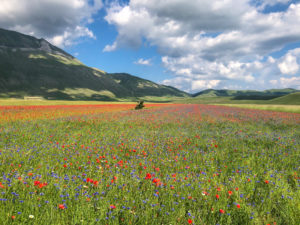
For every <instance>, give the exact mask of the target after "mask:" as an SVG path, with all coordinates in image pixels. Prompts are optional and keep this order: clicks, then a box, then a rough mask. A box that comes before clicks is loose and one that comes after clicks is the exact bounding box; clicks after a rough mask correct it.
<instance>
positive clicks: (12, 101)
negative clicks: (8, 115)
mask: <svg viewBox="0 0 300 225" xmlns="http://www.w3.org/2000/svg"><path fill="white" fill-rule="evenodd" d="M121 103H122V104H132V103H136V102H129V101H127V102H121ZM90 104H92V105H98V104H100V105H102V104H120V102H116V101H114V102H109V101H64V100H23V99H0V106H13V105H18V106H26V105H27V106H30V105H90Z"/></svg>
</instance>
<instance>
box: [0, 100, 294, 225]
mask: <svg viewBox="0 0 300 225" xmlns="http://www.w3.org/2000/svg"><path fill="white" fill-rule="evenodd" d="M53 109H54V110H55V113H58V114H59V115H60V117H56V116H55V115H56V114H53ZM0 110H1V109H0ZM2 110H5V111H0V115H9V116H10V117H11V118H12V120H11V121H4V120H2V119H3V117H0V156H1V157H0V174H1V175H0V206H1V210H0V224H116V225H117V224H141V225H144V224H178V225H179V224H180V225H181V224H188V221H189V220H191V221H192V223H194V224H220V225H230V224H236V225H239V224H255V225H256V224H257V225H261V224H275V223H276V224H289V225H298V224H300V210H299V209H300V208H299V207H300V201H299V199H300V190H299V172H300V171H299V160H300V158H299V149H300V126H299V124H300V123H299V121H300V116H298V115H297V114H282V113H276V112H266V111H251V112H248V111H245V110H240V109H239V108H233V107H224V106H211V105H191V104H190V105H162V106H161V107H160V108H152V109H145V110H139V111H136V110H129V111H121V112H106V113H99V112H96V111H95V110H96V108H93V107H91V108H90V109H89V111H90V112H91V113H89V114H83V115H81V116H80V115H77V116H69V115H70V113H72V111H75V112H80V111H81V110H82V108H80V107H78V106H74V107H68V108H65V107H59V106H56V108H51V107H49V108H45V107H40V108H33V109H32V108H31V107H29V108H28V109H26V108H21V109H19V108H16V109H7V108H6V109H2ZM40 112H41V113H44V117H42V118H41V117H37V115H39V113H40ZM27 113H30V114H31V117H27V118H24V117H23V115H25V114H27ZM63 115H65V116H63ZM147 174H148V175H147ZM149 176H150V177H151V178H150V179H146V178H147V177H149ZM91 179H92V180H93V181H91ZM155 179H156V180H155ZM95 181H97V183H94V182H95ZM222 210H223V211H224V213H223V211H222Z"/></svg>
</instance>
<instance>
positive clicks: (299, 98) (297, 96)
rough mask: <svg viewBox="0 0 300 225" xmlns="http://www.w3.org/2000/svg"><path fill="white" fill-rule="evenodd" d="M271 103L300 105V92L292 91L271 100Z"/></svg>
mask: <svg viewBox="0 0 300 225" xmlns="http://www.w3.org/2000/svg"><path fill="white" fill-rule="evenodd" d="M269 103H270V104H274V105H276V104H278V105H280V104H286V105H300V92H295V93H291V94H288V95H285V96H282V97H278V98H275V99H272V100H270V101H269Z"/></svg>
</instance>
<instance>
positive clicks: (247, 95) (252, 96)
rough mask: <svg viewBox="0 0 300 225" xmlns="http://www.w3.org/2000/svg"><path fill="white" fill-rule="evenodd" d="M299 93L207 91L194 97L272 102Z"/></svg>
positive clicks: (281, 90) (292, 90)
mask: <svg viewBox="0 0 300 225" xmlns="http://www.w3.org/2000/svg"><path fill="white" fill-rule="evenodd" d="M295 92H298V91H297V90H296V89H292V88H286V89H270V90H265V91H254V90H243V91H239V90H214V89H207V90H204V91H200V92H198V93H196V94H194V95H193V97H196V98H204V97H205V98H206V97H232V100H270V99H275V98H278V97H281V96H284V95H288V94H291V93H295Z"/></svg>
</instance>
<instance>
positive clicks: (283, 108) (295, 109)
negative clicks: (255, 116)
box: [219, 104, 300, 113]
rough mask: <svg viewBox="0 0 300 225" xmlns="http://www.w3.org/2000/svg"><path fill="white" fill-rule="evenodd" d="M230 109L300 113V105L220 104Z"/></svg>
mask: <svg viewBox="0 0 300 225" xmlns="http://www.w3.org/2000/svg"><path fill="white" fill-rule="evenodd" d="M219 105H225V106H230V107H238V108H246V109H260V110H268V111H277V112H292V113H300V105H261V104H259V105H257V104H219Z"/></svg>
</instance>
